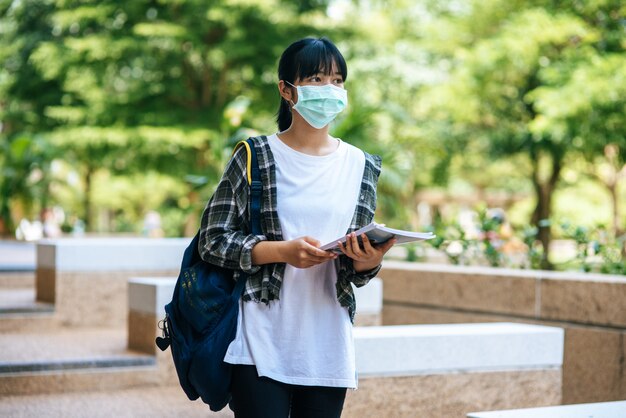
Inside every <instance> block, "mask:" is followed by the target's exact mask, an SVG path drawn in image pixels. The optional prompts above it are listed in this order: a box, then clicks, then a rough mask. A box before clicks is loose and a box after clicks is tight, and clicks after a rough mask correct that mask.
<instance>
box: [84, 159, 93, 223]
mask: <svg viewBox="0 0 626 418" xmlns="http://www.w3.org/2000/svg"><path fill="white" fill-rule="evenodd" d="M92 175H93V169H92V168H91V167H90V166H87V172H86V173H85V197H84V199H83V212H84V217H85V231H92V230H93V219H92V210H91V176H92Z"/></svg>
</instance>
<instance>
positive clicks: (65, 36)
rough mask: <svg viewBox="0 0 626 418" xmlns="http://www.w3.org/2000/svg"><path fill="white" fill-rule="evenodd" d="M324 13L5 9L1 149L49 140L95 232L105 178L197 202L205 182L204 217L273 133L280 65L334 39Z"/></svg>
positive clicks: (213, 6)
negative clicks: (252, 139)
mask: <svg viewBox="0 0 626 418" xmlns="http://www.w3.org/2000/svg"><path fill="white" fill-rule="evenodd" d="M325 6H326V2H324V1H306V2H297V3H295V4H294V3H293V2H289V3H286V2H283V1H282V0H262V1H241V0H224V1H219V2H208V3H207V2H204V1H199V0H186V1H176V2H154V1H147V0H139V1H133V2H125V3H124V2H122V3H120V2H117V1H110V0H105V1H93V0H92V1H73V0H56V1H52V0H51V1H45V2H44V1H40V0H24V1H20V2H4V3H3V4H2V5H1V7H2V9H3V10H2V12H3V13H2V15H1V16H0V27H1V28H2V32H3V33H2V36H1V37H0V62H1V63H2V65H0V96H1V97H5V98H6V100H3V101H2V102H0V121H2V129H1V130H0V141H2V142H3V143H4V144H10V143H12V142H14V141H15V139H14V138H16V137H20V136H23V135H24V134H25V133H27V132H32V133H34V134H42V135H44V138H45V141H47V142H48V143H49V145H50V147H51V148H52V149H54V150H55V151H56V152H58V153H59V154H60V155H62V156H63V159H65V160H66V161H68V162H70V164H71V165H72V166H73V168H74V170H75V172H77V173H78V174H79V175H80V176H81V178H82V181H81V187H82V188H83V189H84V190H83V191H82V193H81V196H82V198H83V204H82V208H79V209H78V210H79V212H78V213H77V215H78V216H80V217H83V218H84V219H86V221H87V224H88V227H89V228H91V229H93V228H95V222H94V219H93V217H94V216H96V215H97V213H96V206H95V205H94V201H95V200H97V199H96V197H95V194H96V192H95V191H94V190H93V184H92V179H93V177H94V176H97V175H98V174H99V173H101V174H102V173H109V172H110V173H114V174H116V175H130V176H132V175H135V173H146V174H148V173H150V172H159V173H161V174H163V175H166V176H170V177H172V178H174V179H178V181H179V188H180V189H182V190H183V192H186V193H188V192H191V191H192V190H193V189H194V188H195V186H194V187H192V186H190V185H189V184H187V183H186V182H185V180H184V179H185V178H188V177H189V176H194V177H196V178H203V179H204V186H206V187H205V190H204V192H203V198H202V199H198V201H197V202H195V203H194V204H196V205H198V206H202V205H203V201H204V200H205V199H207V198H208V193H209V192H210V189H211V187H212V184H214V183H215V182H216V181H217V179H218V178H219V176H220V174H221V172H222V170H223V168H224V165H225V163H226V161H227V159H228V158H229V156H230V151H231V149H232V146H233V145H234V141H235V140H236V139H237V138H238V137H240V136H241V135H242V133H243V132H246V128H248V127H255V128H259V129H262V130H263V131H267V130H268V129H271V128H270V127H271V126H273V123H272V119H273V116H272V113H273V111H274V109H275V108H276V107H277V103H278V101H277V99H278V97H277V94H276V87H275V76H274V75H273V74H275V71H276V62H277V58H278V55H279V54H280V52H282V49H283V48H284V47H285V46H286V45H287V44H289V43H290V42H292V41H293V40H294V39H297V38H299V37H303V36H306V35H309V34H311V33H316V32H318V31H319V30H320V29H322V28H324V29H326V27H325V26H324V24H325V23H324V22H325V21H324V18H322V19H319V11H320V10H323V9H324V7H325ZM324 32H331V31H326V30H324ZM250 108H254V109H255V114H254V115H252V113H251V112H249V111H248V110H249V109H250ZM260 120H263V122H261V123H259V121H260ZM7 146H8V145H7ZM26 166H28V167H30V166H31V165H28V164H26ZM49 174H50V173H48V172H45V173H44V177H48V176H49ZM24 177H28V173H26V175H25V176H24ZM4 183H5V184H6V183H7V182H6V181H5V182H4ZM135 186H136V187H138V188H142V187H145V186H142V185H141V184H136V185H135ZM7 187H8V186H7ZM25 189H26V188H25V187H23V185H15V186H13V187H12V188H11V189H10V190H9V189H7V188H6V187H5V189H4V192H3V202H5V201H7V200H8V198H9V195H8V194H7V193H11V195H10V196H12V197H16V196H17V194H19V193H22V194H24V196H26V194H27V192H26V191H25ZM141 194H142V193H137V196H140V195H141ZM169 198H171V196H170V197H169ZM135 199H136V198H135ZM113 201H115V196H112V198H111V200H110V201H109V202H104V206H98V209H97V210H98V212H101V211H103V210H107V209H112V210H113V209H115V210H114V212H115V211H119V210H121V208H120V207H119V206H117V207H115V208H114V207H113V206H112V205H113V204H112V203H111V202H113ZM161 203H162V202H161ZM38 204H39V205H38V206H40V207H41V206H43V204H44V202H42V201H40V202H38ZM3 205H4V207H5V209H4V212H3V213H2V216H3V218H6V217H7V216H8V215H7V213H6V212H7V211H8V209H6V208H8V205H6V204H4V203H3ZM74 209H76V208H74ZM178 209H180V210H181V211H183V212H184V211H185V209H184V208H181V207H179V208H178ZM24 215H26V216H29V214H28V213H24ZM30 215H31V216H32V213H31V214H30ZM124 216H125V217H127V218H128V219H129V221H128V222H134V221H135V218H136V216H135V215H133V216H129V214H126V213H125V214H124ZM170 218H171V219H175V218H176V217H170ZM129 228H131V227H130V226H129V227H124V228H122V229H129ZM118 229H119V228H118ZM131 229H132V228H131Z"/></svg>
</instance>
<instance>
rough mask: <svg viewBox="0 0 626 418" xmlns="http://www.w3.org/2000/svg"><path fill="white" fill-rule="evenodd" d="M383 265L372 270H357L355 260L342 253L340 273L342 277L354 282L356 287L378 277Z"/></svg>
mask: <svg viewBox="0 0 626 418" xmlns="http://www.w3.org/2000/svg"><path fill="white" fill-rule="evenodd" d="M381 267H382V264H379V265H378V266H377V267H375V268H373V269H372V270H367V271H362V272H357V271H356V270H355V269H354V262H353V260H352V259H351V258H350V257H348V256H346V255H340V256H339V271H338V275H339V277H340V278H343V279H345V280H347V281H348V282H350V283H353V284H354V285H355V286H356V287H361V286H365V285H366V284H367V283H369V281H370V280H372V279H373V278H374V277H376V275H377V274H378V272H379V271H380V269H381Z"/></svg>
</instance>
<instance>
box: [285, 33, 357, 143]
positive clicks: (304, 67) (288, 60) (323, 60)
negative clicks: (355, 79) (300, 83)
mask: <svg viewBox="0 0 626 418" xmlns="http://www.w3.org/2000/svg"><path fill="white" fill-rule="evenodd" d="M333 68H336V69H337V71H339V73H340V74H341V76H342V77H343V80H344V81H345V80H346V78H348V68H347V67H346V60H345V59H344V58H343V55H341V52H339V50H338V49H337V47H336V46H335V44H333V43H332V42H331V41H330V40H329V39H328V38H325V37H322V38H319V39H315V38H304V39H300V40H299V41H296V42H294V43H292V44H291V45H289V46H288V47H287V49H285V52H283V55H281V57H280V61H279V62H278V79H279V80H283V81H288V82H289V83H291V84H295V81H296V80H298V79H299V80H302V79H304V78H307V77H310V76H312V75H315V74H318V73H320V72H323V73H324V74H330V73H331V72H332V71H333ZM276 121H277V122H278V130H279V131H284V130H285V129H287V128H289V127H290V126H291V107H290V106H289V102H287V100H285V99H283V98H282V97H281V98H280V107H279V108H278V116H277V118H276Z"/></svg>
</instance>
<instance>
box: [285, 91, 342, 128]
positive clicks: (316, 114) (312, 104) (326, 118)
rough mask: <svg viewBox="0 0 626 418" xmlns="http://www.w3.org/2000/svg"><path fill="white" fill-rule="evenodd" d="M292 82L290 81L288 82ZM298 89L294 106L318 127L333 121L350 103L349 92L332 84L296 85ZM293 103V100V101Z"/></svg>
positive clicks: (310, 123) (311, 123) (312, 124)
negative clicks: (296, 101)
mask: <svg viewBox="0 0 626 418" xmlns="http://www.w3.org/2000/svg"><path fill="white" fill-rule="evenodd" d="M286 83H288V84H291V83H290V82H288V81H287V82H286ZM291 85H292V86H293V87H295V88H296V90H297V91H298V103H296V104H295V105H293V108H294V109H295V110H296V111H297V112H298V113H299V114H300V116H302V118H303V119H304V120H305V121H307V122H308V124H309V125H311V126H312V127H314V128H316V129H322V128H323V127H324V126H326V125H328V124H329V123H330V122H332V121H333V120H334V119H335V117H337V115H338V114H339V113H341V111H343V110H344V109H345V108H346V106H347V105H348V93H347V91H346V90H345V89H342V88H341V87H337V86H334V85H332V84H325V85H323V86H294V85H293V84H291ZM292 103H293V102H292Z"/></svg>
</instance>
